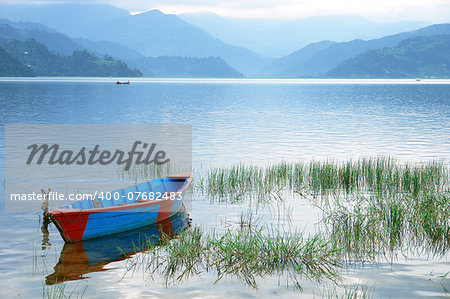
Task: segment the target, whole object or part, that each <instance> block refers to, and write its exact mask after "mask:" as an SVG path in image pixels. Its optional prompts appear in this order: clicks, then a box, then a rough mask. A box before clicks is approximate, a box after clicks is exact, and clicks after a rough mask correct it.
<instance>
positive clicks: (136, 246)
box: [45, 207, 190, 285]
mask: <svg viewBox="0 0 450 299" xmlns="http://www.w3.org/2000/svg"><path fill="white" fill-rule="evenodd" d="M189 225H190V219H189V216H188V214H187V212H186V210H185V209H184V207H183V208H182V209H181V210H180V211H179V212H178V213H176V214H175V215H174V216H172V217H171V218H168V219H165V220H163V221H161V222H158V223H156V224H152V225H149V226H144V227H141V228H139V229H135V230H130V231H126V232H122V233H118V234H114V235H109V236H105V237H102V238H97V239H91V240H86V241H80V242H76V243H66V244H65V245H64V247H63V249H62V251H61V254H60V257H59V262H58V263H57V264H56V266H55V267H54V273H52V274H50V275H48V276H47V277H46V278H45V283H46V284H47V285H53V284H58V283H62V282H64V281H71V280H79V279H86V278H89V277H86V276H85V275H86V274H88V273H91V272H100V271H106V270H109V269H105V266H106V265H108V264H109V263H111V262H116V261H121V260H124V259H126V258H128V257H130V256H131V255H133V254H135V253H138V252H141V251H142V250H144V249H145V248H144V247H148V246H149V245H150V244H154V245H157V244H159V242H160V239H161V238H162V237H163V236H166V237H167V236H169V237H170V238H173V237H174V236H175V235H176V234H178V233H180V232H182V231H183V230H185V229H186V228H187V227H188V226H189Z"/></svg>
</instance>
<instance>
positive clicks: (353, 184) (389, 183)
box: [196, 157, 450, 257]
mask: <svg viewBox="0 0 450 299" xmlns="http://www.w3.org/2000/svg"><path fill="white" fill-rule="evenodd" d="M201 181H202V184H197V186H196V187H197V188H198V189H200V190H202V191H203V192H205V193H206V194H208V195H211V196H213V197H216V196H219V197H232V196H234V197H236V194H239V196H238V197H239V198H247V199H251V198H252V196H255V194H256V196H259V197H260V198H266V199H267V198H269V199H270V198H277V196H274V195H276V194H281V192H280V191H281V190H284V191H288V192H289V191H292V192H295V193H298V194H300V195H302V196H304V197H306V198H307V199H309V200H311V202H312V203H313V204H314V205H316V206H317V207H319V208H320V209H321V210H322V211H323V215H324V219H323V223H324V224H325V232H327V233H328V234H329V238H330V240H332V241H333V242H335V243H336V244H337V245H338V246H340V247H342V248H345V252H347V253H353V254H357V255H358V256H359V257H363V256H364V257H375V256H379V255H380V254H381V255H383V254H386V253H392V252H394V251H396V250H402V249H405V248H415V249H418V248H421V249H422V250H425V251H427V252H428V253H429V252H432V253H434V254H444V253H445V252H447V251H448V249H449V248H450V221H449V219H450V217H449V216H450V214H449V213H450V212H449V209H450V208H449V207H450V199H449V194H450V193H449V192H450V189H449V171H448V166H447V165H446V164H445V163H444V162H443V161H431V162H425V163H401V162H399V161H397V160H395V159H393V158H390V157H377V158H364V159H359V160H355V161H353V160H349V161H344V162H335V161H322V162H318V161H312V162H309V163H294V162H291V163H288V162H281V163H277V164H270V165H267V166H252V165H244V164H238V165H235V166H232V167H229V168H214V169H211V170H210V171H209V172H207V173H206V174H204V176H203V177H202V180H201ZM284 194H286V193H284ZM246 196H247V197H246ZM317 199H320V200H317Z"/></svg>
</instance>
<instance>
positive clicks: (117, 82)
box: [116, 80, 130, 84]
mask: <svg viewBox="0 0 450 299" xmlns="http://www.w3.org/2000/svg"><path fill="white" fill-rule="evenodd" d="M116 84H130V80H128V81H116Z"/></svg>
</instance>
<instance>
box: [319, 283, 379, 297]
mask: <svg viewBox="0 0 450 299" xmlns="http://www.w3.org/2000/svg"><path fill="white" fill-rule="evenodd" d="M374 291H375V286H374V285H372V286H369V285H360V284H344V285H342V286H340V285H337V284H332V285H330V284H326V285H325V286H324V287H323V290H322V291H321V292H320V297H318V298H327V299H369V298H373V296H374ZM314 298H315V296H314Z"/></svg>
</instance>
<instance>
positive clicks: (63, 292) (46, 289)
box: [42, 282, 87, 299]
mask: <svg viewBox="0 0 450 299" xmlns="http://www.w3.org/2000/svg"><path fill="white" fill-rule="evenodd" d="M66 287H67V283H66V282H63V283H60V284H56V285H54V286H48V285H46V284H45V283H43V284H42V298H45V299H69V298H77V299H78V298H80V299H81V298H83V297H84V294H85V292H86V289H87V285H86V286H85V287H84V288H83V290H82V291H81V293H80V292H79V291H77V288H78V284H77V285H76V287H75V288H73V289H72V290H71V291H70V290H67V289H66Z"/></svg>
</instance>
